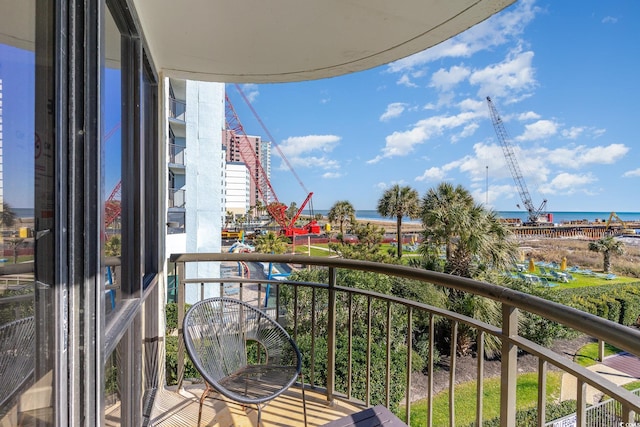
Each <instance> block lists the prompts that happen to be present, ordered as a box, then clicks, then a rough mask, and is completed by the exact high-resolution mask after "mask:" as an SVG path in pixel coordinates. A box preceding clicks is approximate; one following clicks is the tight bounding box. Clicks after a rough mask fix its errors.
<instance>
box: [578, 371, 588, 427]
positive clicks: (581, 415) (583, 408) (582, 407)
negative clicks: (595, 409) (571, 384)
mask: <svg viewBox="0 0 640 427" xmlns="http://www.w3.org/2000/svg"><path fill="white" fill-rule="evenodd" d="M576 425H577V426H578V427H585V426H586V425H587V384H586V383H585V382H584V381H582V380H581V379H580V378H578V381H577V384H576Z"/></svg>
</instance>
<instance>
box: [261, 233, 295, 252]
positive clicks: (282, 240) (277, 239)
mask: <svg viewBox="0 0 640 427" xmlns="http://www.w3.org/2000/svg"><path fill="white" fill-rule="evenodd" d="M287 245H288V240H287V238H286V237H285V236H282V235H278V234H276V233H274V232H273V231H269V232H268V233H266V234H261V235H260V236H258V237H256V239H255V241H254V246H255V251H256V252H260V253H263V254H283V253H285V252H286V251H287Z"/></svg>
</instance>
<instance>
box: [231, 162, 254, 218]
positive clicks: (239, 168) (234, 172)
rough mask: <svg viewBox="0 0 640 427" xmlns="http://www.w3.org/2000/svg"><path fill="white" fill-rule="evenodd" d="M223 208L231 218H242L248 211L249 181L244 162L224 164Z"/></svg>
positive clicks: (249, 199)
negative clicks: (224, 207)
mask: <svg viewBox="0 0 640 427" xmlns="http://www.w3.org/2000/svg"><path fill="white" fill-rule="evenodd" d="M225 175H226V186H225V195H226V197H225V206H226V212H228V213H230V214H232V215H233V217H239V216H244V215H246V214H247V212H249V209H250V206H251V204H250V201H251V198H250V188H251V184H250V182H251V179H250V177H249V170H248V169H247V165H245V164H244V162H226V166H225Z"/></svg>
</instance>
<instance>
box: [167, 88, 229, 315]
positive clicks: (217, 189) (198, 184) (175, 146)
mask: <svg viewBox="0 0 640 427" xmlns="http://www.w3.org/2000/svg"><path fill="white" fill-rule="evenodd" d="M164 83H165V94H166V96H165V99H166V101H167V102H166V110H165V111H166V117H167V122H166V127H165V130H166V135H167V148H168V151H167V163H168V167H167V175H168V176H167V180H168V183H169V185H168V187H169V188H168V194H167V237H166V256H167V258H168V257H169V256H170V255H171V254H172V253H187V252H189V253H205V252H217V253H219V252H220V251H221V249H222V246H221V231H222V227H223V225H224V217H225V212H226V207H225V191H224V189H225V187H226V184H225V166H224V165H225V158H224V151H223V149H222V137H221V135H222V132H221V131H222V129H223V128H224V90H225V86H224V84H223V83H209V82H198V81H190V80H178V79H168V78H167V79H164ZM191 267H192V268H193V269H197V271H193V272H190V271H188V272H187V274H193V275H203V274H204V275H205V276H207V277H216V276H217V275H219V265H216V264H208V263H200V264H198V265H193V266H191ZM218 294H219V288H218V287H217V286H216V285H213V284H211V285H210V286H205V296H207V297H208V296H217V295H218ZM199 298H200V290H199V289H198V287H197V286H196V285H194V286H192V287H188V288H187V291H186V295H185V300H186V302H187V303H193V302H195V301H197V300H198V299H199Z"/></svg>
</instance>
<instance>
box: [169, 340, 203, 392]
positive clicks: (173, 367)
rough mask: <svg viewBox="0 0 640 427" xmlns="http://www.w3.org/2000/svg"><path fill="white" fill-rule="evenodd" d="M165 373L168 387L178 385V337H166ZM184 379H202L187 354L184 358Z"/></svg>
mask: <svg viewBox="0 0 640 427" xmlns="http://www.w3.org/2000/svg"><path fill="white" fill-rule="evenodd" d="M165 348H166V356H165V371H166V374H167V385H176V384H177V383H178V337H176V336H166V337H165ZM184 378H200V374H199V373H198V371H197V370H196V368H195V366H193V363H191V360H190V359H189V356H187V354H186V352H185V357H184Z"/></svg>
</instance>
